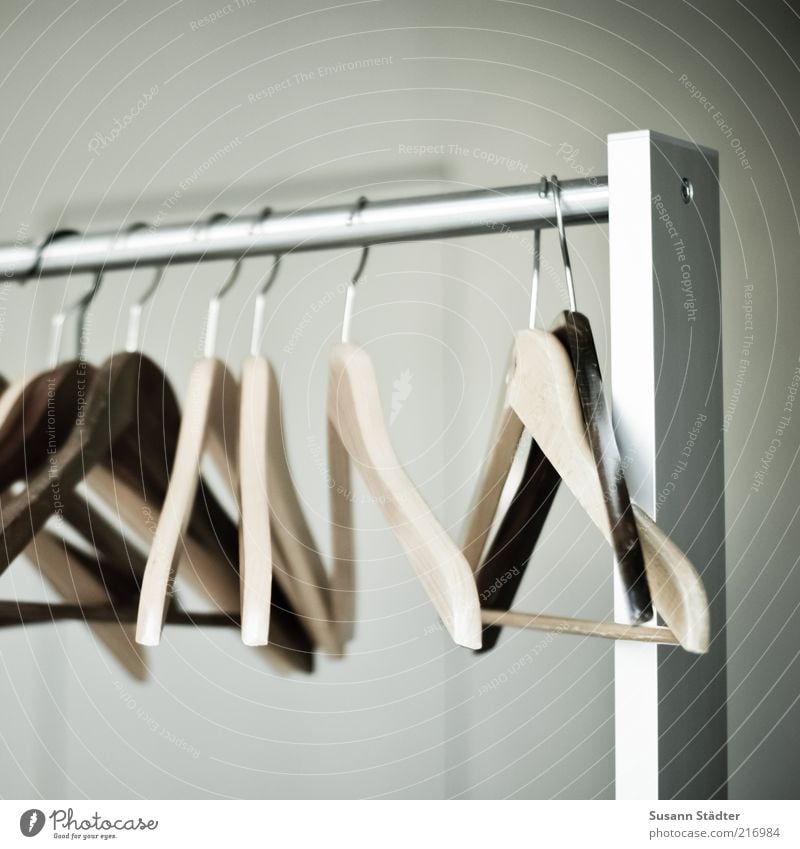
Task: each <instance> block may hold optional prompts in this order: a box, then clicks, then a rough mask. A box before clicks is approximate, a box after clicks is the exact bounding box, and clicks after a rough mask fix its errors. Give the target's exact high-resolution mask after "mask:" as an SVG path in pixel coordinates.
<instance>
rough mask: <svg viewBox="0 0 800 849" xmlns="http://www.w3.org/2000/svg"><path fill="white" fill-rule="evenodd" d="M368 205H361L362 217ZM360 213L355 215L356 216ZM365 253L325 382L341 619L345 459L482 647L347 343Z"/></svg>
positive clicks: (442, 607)
mask: <svg viewBox="0 0 800 849" xmlns="http://www.w3.org/2000/svg"><path fill="white" fill-rule="evenodd" d="M364 203H365V201H364V200H363V199H362V200H361V201H360V202H359V210H360V209H361V208H363V205H364ZM354 214H355V213H354ZM367 253H368V249H367V248H364V250H363V253H362V257H361V262H360V264H359V268H358V270H357V271H356V274H355V276H354V277H353V280H352V281H351V284H350V286H349V287H348V290H347V299H346V302H345V317H344V322H343V330H342V343H341V344H340V345H337V346H336V348H334V350H333V352H332V353H331V358H330V365H329V375H328V408H327V417H328V451H329V465H330V473H331V482H330V483H331V517H332V524H333V550H334V581H333V582H332V586H333V589H334V594H335V598H336V599H337V602H338V608H337V614H338V615H339V616H341V617H345V621H352V619H353V614H352V599H353V591H352V589H353V577H352V575H353V571H352V570H353V545H352V506H351V500H352V494H351V490H350V475H349V469H348V468H347V467H348V458H349V460H350V461H352V462H353V464H354V465H355V466H356V468H358V470H359V472H360V474H361V476H362V478H363V480H364V482H365V483H366V485H367V487H368V489H369V490H370V492H371V494H372V496H373V497H374V498H375V499H376V501H377V503H378V505H379V506H380V507H381V510H382V511H383V514H384V516H385V517H386V519H387V521H388V522H389V525H390V526H391V528H392V531H393V532H394V534H395V536H396V537H397V539H398V540H399V542H400V544H401V545H402V547H403V550H404V551H405V554H406V557H407V558H408V560H409V563H410V564H411V566H412V568H413V569H414V571H415V572H416V575H417V577H418V578H419V580H420V582H421V583H422V585H423V587H424V588H425V591H426V593H427V594H428V597H429V598H430V600H431V602H432V603H433V605H434V607H435V608H436V611H437V612H438V614H439V616H440V617H441V619H442V622H443V623H444V625H445V627H446V628H447V630H448V632H449V633H450V636H451V637H452V638H453V640H454V641H455V642H456V643H458V644H459V645H463V646H467V647H469V648H479V647H480V644H481V620H480V604H479V601H478V594H477V590H476V588H475V582H474V579H473V577H472V571H471V569H470V568H469V564H468V563H467V561H466V559H465V558H464V556H463V554H462V553H461V552H460V551H459V549H458V547H457V546H456V545H455V544H454V543H453V541H452V540H451V539H450V537H449V536H448V534H447V532H446V531H445V530H444V528H443V527H442V526H441V525H440V524H439V522H438V521H437V519H436V518H435V516H434V515H433V513H432V512H431V510H430V508H429V507H428V505H427V504H426V503H425V501H424V499H423V498H422V496H421V495H420V494H419V492H418V491H417V489H416V487H415V486H414V484H413V483H412V482H411V480H410V479H409V477H408V475H407V474H406V473H405V471H404V470H403V468H402V467H401V465H400V463H399V461H398V459H397V456H396V454H395V452H394V449H393V448H392V444H391V440H390V438H389V434H388V429H387V426H386V422H385V419H384V416H383V409H382V406H381V400H380V393H379V390H378V384H377V379H376V377H375V370H374V368H373V365H372V362H371V360H370V358H369V355H368V354H367V353H366V351H364V350H363V349H362V348H359V347H357V346H355V345H351V344H349V341H348V336H349V325H350V317H351V314H352V303H353V295H354V293H355V288H356V286H357V285H358V281H359V279H360V277H361V274H362V273H363V270H364V266H365V263H366V259H367Z"/></svg>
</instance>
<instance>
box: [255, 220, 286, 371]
mask: <svg viewBox="0 0 800 849" xmlns="http://www.w3.org/2000/svg"><path fill="white" fill-rule="evenodd" d="M270 215H272V207H270V206H268V207H266V209H264V210H263V211H262V213H261V216H260V218H259V220H258V222H257V223H256V224H254V225H253V229H252V230H251V233H252V232H254V231H255V229H256V227H260V226H261V225H262V224H263V223H264V222H265V221H266V220H267V219H268V218H269V217H270ZM281 259H282V256H281V254H275V257H274V259H273V262H272V267H271V268H270V270H269V271H268V272H267V274H266V276H265V277H264V281H263V282H262V284H261V288H260V289H259V291H258V294H257V295H256V305H255V312H254V314H253V331H252V333H251V335H250V353H251V354H252V355H253V356H256V354H258V350H259V347H260V345H261V336H262V334H263V332H264V319H265V317H266V304H267V292H269V290H270V289H271V288H272V284H273V283H274V282H275V278H276V277H277V276H278V271H279V270H280V267H281Z"/></svg>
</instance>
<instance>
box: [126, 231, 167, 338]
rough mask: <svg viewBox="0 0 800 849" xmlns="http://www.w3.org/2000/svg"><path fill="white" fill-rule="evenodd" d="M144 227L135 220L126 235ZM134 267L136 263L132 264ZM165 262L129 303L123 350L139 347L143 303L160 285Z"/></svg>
mask: <svg viewBox="0 0 800 849" xmlns="http://www.w3.org/2000/svg"><path fill="white" fill-rule="evenodd" d="M144 227H147V224H145V223H144V222H142V221H139V222H136V223H135V224H131V226H130V227H128V230H127V235H129V236H130V235H131V234H132V233H135V232H136V231H137V230H141V229H143V228H144ZM133 267H134V268H136V264H134V266H133ZM166 267H167V266H166V263H162V264H161V265H159V266H158V268H157V269H156V273H155V275H154V277H153V279H152V281H151V282H150V285H149V286H148V287H147V289H145V291H144V292H143V293H142V295H141V296H140V297H139V299H138V300H137V301H136V302H135V303H133V304H132V305H131V308H130V311H129V312H128V329H127V331H126V333H125V350H126V351H129V352H130V351H137V350H138V349H139V345H140V342H141V339H140V336H141V330H140V328H141V323H142V310H143V309H144V305H145V304H146V303H147V302H148V301H149V300H150V298H152V297H153V295H155V293H156V289H158V287H159V286H160V285H161V280H162V278H163V277H164V271H165V270H166Z"/></svg>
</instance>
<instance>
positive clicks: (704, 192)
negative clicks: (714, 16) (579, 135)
mask: <svg viewBox="0 0 800 849" xmlns="http://www.w3.org/2000/svg"><path fill="white" fill-rule="evenodd" d="M608 179H609V242H610V244H609V251H610V263H611V385H612V394H613V412H614V423H615V427H616V431H617V439H618V442H619V446H620V453H621V455H622V459H623V464H624V467H625V474H626V479H627V481H628V486H629V488H630V491H631V493H632V496H633V498H634V500H635V501H637V502H638V503H639V504H640V505H641V506H642V507H643V508H644V509H645V510H646V511H647V512H648V513H649V514H650V515H651V516H653V517H654V518H655V519H656V521H657V522H658V524H659V525H660V526H661V528H662V529H663V530H664V531H665V532H666V533H667V534H669V535H670V536H671V537H672V539H674V540H675V542H676V543H677V544H678V545H679V546H680V547H681V548H682V549H683V550H684V551H685V552H686V553H687V554H688V555H689V557H690V559H691V560H692V562H693V563H694V565H695V567H696V568H697V569H698V571H699V572H700V573H701V575H702V577H703V582H704V584H705V588H706V592H707V593H708V597H709V602H710V605H711V629H712V643H711V650H710V652H709V653H708V655H706V656H703V657H697V656H694V655H690V654H688V653H686V652H684V651H683V650H682V649H675V648H668V647H664V646H660V647H658V648H656V647H654V646H648V645H637V644H632V643H624V642H619V643H617V645H616V647H615V703H616V714H615V733H616V795H617V798H619V799H635V798H640V799H641V798H651V799H653V798H665V799H669V798H694V799H704V798H724V797H725V794H726V777H727V751H726V739H727V716H726V695H727V694H726V676H725V548H724V545H725V522H724V499H723V487H724V468H723V445H722V357H721V354H722V348H721V328H720V269H719V183H718V159H717V154H716V152H715V151H712V150H709V149H706V148H701V147H698V146H697V145H694V144H689V143H687V142H684V141H681V140H678V139H673V138H669V137H666V136H662V135H659V134H657V133H653V132H650V131H637V132H630V133H619V134H615V135H611V136H609V139H608ZM616 595H617V597H616V604H615V608H616V616H617V619H618V620H619V621H624V617H625V615H626V608H625V605H624V603H622V602H623V600H622V599H621V598H620V593H619V586H618V585H617V590H616Z"/></svg>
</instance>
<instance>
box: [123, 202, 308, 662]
mask: <svg viewBox="0 0 800 849" xmlns="http://www.w3.org/2000/svg"><path fill="white" fill-rule="evenodd" d="M219 217H220V216H215V217H214V218H213V219H212V220H211V222H210V223H209V226H213V224H214V223H215V222H216V220H218V218H219ZM241 262H242V257H239V258H238V259H237V260H236V262H235V263H234V267H233V269H232V270H231V273H230V274H229V275H228V278H227V279H226V281H225V283H224V284H223V286H222V288H221V289H220V290H219V291H218V292H217V294H216V295H215V296H214V297H213V298H212V299H211V301H210V302H209V307H208V319H207V322H206V332H205V345H204V357H203V358H202V359H201V360H199V361H198V362H197V363H196V364H195V366H194V368H193V369H192V373H191V375H190V378H189V385H188V388H187V393H186V400H185V406H184V416H183V419H182V421H181V426H180V433H179V436H178V445H177V449H176V453H175V462H174V465H173V468H172V474H171V477H170V481H169V486H168V488H167V493H166V497H165V499H164V504H163V507H162V509H161V514H160V517H159V520H158V522H157V525H156V530H155V535H154V537H153V545H152V547H151V549H150V554H149V557H148V560H147V566H146V569H145V575H144V580H143V581H142V591H141V594H140V598H139V612H138V616H137V628H136V639H137V641H138V642H140V643H142V644H144V645H158V643H159V642H160V639H161V631H162V628H163V623H164V617H165V615H166V612H167V598H168V595H169V594H170V592H171V587H172V583H173V580H174V577H175V574H176V570H177V566H178V553H179V545H180V544H181V542H182V538H183V537H184V535H185V531H186V528H187V524H188V522H189V520H190V516H191V508H192V505H193V504H194V502H195V498H196V492H197V489H198V484H201V485H202V483H201V481H200V473H199V464H200V462H201V460H202V457H203V455H204V453H206V452H208V453H209V454H210V456H211V457H212V460H213V461H214V463H215V465H216V466H217V468H218V470H222V472H223V474H222V475H221V477H222V478H223V479H224V480H225V481H226V482H227V483H228V485H229V486H230V487H231V489H232V491H233V492H234V494H236V495H238V481H237V480H236V476H237V469H238V457H237V445H236V443H237V435H238V421H237V418H238V404H239V387H238V385H237V383H236V380H235V378H234V377H233V375H232V374H231V373H230V371H229V370H228V368H227V366H226V365H225V364H224V363H223V362H222V361H221V360H218V359H216V358H215V357H214V350H215V346H216V332H217V327H218V319H219V311H220V303H221V299H222V298H223V297H224V296H225V294H227V292H228V291H229V290H230V289H231V287H232V286H233V284H234V283H235V282H236V279H237V278H238V275H239V270H240V266H241ZM201 491H202V490H201ZM237 562H238V545H237V546H236V553H235V554H234V555H233V558H232V559H231V560H230V562H229V565H228V567H227V569H224V570H220V571H219V572H217V573H215V575H214V580H215V587H214V588H213V593H209V594H213V595H214V596H215V598H216V599H217V603H218V604H220V606H221V609H223V610H231V609H236V607H238V606H239V605H240V603H241V599H240V598H237V599H236V601H235V605H236V607H233V608H231V607H230V605H231V604H234V600H233V599H231V598H230V591H229V588H230V580H229V579H230V575H231V574H233V575H237V568H236V564H237ZM237 580H238V576H237ZM276 589H277V588H276V587H275V588H273V589H272V594H273V604H272V606H271V613H270V608H269V607H267V605H266V604H265V603H263V602H262V607H264V608H266V612H265V613H262V616H268V617H269V616H270V615H271V619H270V625H274V624H275V623H274V620H275V614H278V613H279V612H280V613H279V618H280V620H281V622H280V623H279V630H280V632H281V637H280V639H279V640H277V639H276V634H275V633H271V634H270V636H271V639H270V643H272V644H276V646H279V647H281V648H285V649H287V650H292V651H293V652H294V653H297V654H298V655H300V654H305V653H306V652H307V651H308V649H309V647H310V641H309V640H308V637H307V635H306V633H305V630H304V629H303V628H302V626H301V625H300V624H299V622H298V621H297V619H296V615H295V614H294V612H293V610H292V608H291V605H290V604H289V603H288V600H286V599H285V596H284V595H283V594H282V593H280V594H277V595H276V592H275V591H276ZM249 609H250V610H251V611H252V608H249ZM242 613H243V614H244V611H242ZM243 619H244V615H243ZM290 625H291V629H290V628H289V626H290ZM245 630H247V632H248V634H251V633H253V631H254V630H255V628H254V627H253V626H249V627H248V628H246V629H245ZM287 633H290V634H294V637H295V639H294V641H293V642H288V643H287V642H285V639H286V637H285V635H286V634H287ZM301 634H302V638H301ZM300 660H302V663H304V664H305V663H307V662H308V661H307V660H306V659H305V658H303V659H300V658H299V657H298V661H300Z"/></svg>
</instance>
